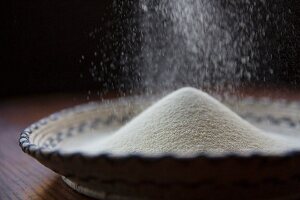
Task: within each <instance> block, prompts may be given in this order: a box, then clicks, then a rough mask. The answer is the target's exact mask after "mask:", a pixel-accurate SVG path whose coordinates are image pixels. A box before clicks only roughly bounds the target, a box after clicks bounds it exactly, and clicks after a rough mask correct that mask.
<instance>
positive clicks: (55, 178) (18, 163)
mask: <svg viewBox="0 0 300 200" xmlns="http://www.w3.org/2000/svg"><path fill="white" fill-rule="evenodd" d="M247 94H251V95H254V96H273V97H276V98H287V99H289V100H300V92H299V91H296V92H295V91H292V92H287V91H285V92H282V91H278V90H276V91H275V90H258V89H255V90H245V91H243V92H242V95H243V96H247ZM112 96H113V95H111V96H110V97H112ZM94 99H96V98H94ZM96 100H97V99H96ZM86 101H87V100H86V99H85V96H84V95H82V96H80V95H79V96H78V95H50V96H41V97H28V98H16V99H10V100H5V101H3V100H2V102H0V142H1V145H0V199H1V200H6V199H37V200H49V199H66V200H71V199H83V200H85V199H90V198H88V197H85V196H83V195H81V194H78V193H77V192H74V191H73V190H72V189H70V188H69V187H67V186H66V185H65V184H64V183H63V181H62V180H61V178H60V176H59V175H57V174H55V173H54V172H52V171H51V170H50V169H48V168H46V167H44V166H43V165H41V164H40V163H38V162H37V161H36V160H34V159H33V158H31V157H30V156H28V155H26V154H24V153H23V152H22V151H21V149H20V147H19V145H18V138H19V134H20V132H21V130H23V129H24V128H25V127H26V126H28V125H30V124H31V123H32V122H35V121H37V120H38V119H40V118H42V117H44V116H47V115H49V114H51V113H53V112H55V111H58V110H60V109H62V108H66V107H70V106H74V105H77V104H80V103H83V102H86Z"/></svg>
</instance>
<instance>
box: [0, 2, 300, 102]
mask: <svg viewBox="0 0 300 200" xmlns="http://www.w3.org/2000/svg"><path fill="white" fill-rule="evenodd" d="M137 2H138V1H131V0H127V1H126V0H125V1H111V0H40V1H37V0H28V1H21V0H12V1H9V2H7V3H6V6H3V7H2V10H4V11H3V13H4V14H5V21H4V22H3V24H2V27H1V29H2V33H4V37H2V39H3V42H2V44H1V46H2V48H4V49H3V51H2V52H3V53H1V54H2V55H1V63H0V64H1V65H0V66H1V70H0V96H1V97H9V96H16V95H17V96H20V95H30V94H36V93H49V92H75V91H84V92H85V91H87V90H99V91H101V90H104V89H105V90H110V89H111V90H115V89H116V88H118V87H119V85H121V84H122V81H120V80H123V79H122V78H123V77H125V76H126V77H127V78H128V76H131V75H132V74H130V73H128V72H127V74H123V73H122V71H121V70H120V66H121V65H126V64H127V63H125V64H124V63H123V64H122V63H119V65H118V63H115V67H114V68H113V69H112V68H109V67H107V68H106V70H104V71H101V72H99V73H100V74H101V76H102V78H104V79H105V78H107V80H109V81H110V82H112V84H110V85H105V84H103V83H102V82H101V81H97V80H95V77H93V76H92V75H91V69H90V64H89V63H88V62H86V61H83V60H81V62H80V59H81V57H82V55H85V56H86V55H93V52H94V51H95V48H96V43H97V44H98V46H100V49H101V47H103V49H102V50H101V51H100V54H102V53H103V52H105V54H106V58H107V57H108V58H114V59H108V60H106V62H105V64H106V65H107V66H109V65H110V63H111V62H115V60H117V59H116V58H118V54H120V52H121V51H123V50H124V49H126V45H127V46H128V45H131V47H132V45H133V47H134V48H136V49H137V50H138V46H139V44H138V42H132V41H131V42H126V41H125V42H124V41H123V42H122V45H123V46H122V47H120V46H118V45H117V46H115V47H113V48H110V47H108V46H109V44H111V42H112V41H121V40H123V39H122V38H123V37H124V36H126V35H128V34H129V27H130V26H136V24H134V23H135V22H134V21H131V20H127V19H131V18H133V17H134V15H135V14H136V13H135V12H134V10H135V9H136V8H135V6H136V5H137ZM268 2H269V1H268ZM298 2H299V1H297V0H290V1H283V0H277V1H272V2H271V1H270V3H267V6H269V7H270V9H272V12H275V13H276V12H278V16H282V13H285V12H286V13H287V15H286V17H284V19H283V20H282V21H281V22H280V23H277V25H276V26H275V25H274V26H272V25H270V27H269V28H268V31H267V33H266V34H267V37H268V38H269V40H268V41H267V42H266V41H264V42H265V43H266V44H267V45H265V47H264V48H262V49H261V51H260V52H261V56H269V55H267V53H268V54H272V56H271V59H270V61H269V62H268V63H264V66H263V67H261V69H260V70H261V71H260V72H259V73H258V74H260V76H259V77H258V79H256V80H252V81H250V82H248V83H247V84H248V85H249V86H254V85H262V84H263V85H264V86H266V87H269V86H270V87H279V86H282V87H288V88H300V69H299V64H298V63H299V56H298V49H299V48H298V47H299V24H300V23H299V3H298ZM114 3H115V4H119V6H118V9H116V6H115V5H113V4H114ZM274 4H276V5H277V6H276V7H274V8H271V7H272V6H273V5H274ZM226 6H227V5H226V4H225V5H224V7H226ZM241 6H242V5H241ZM254 15H255V13H254ZM124 20H125V21H124ZM277 20H279V21H280V19H277ZM99 27H100V28H101V31H99V32H98V33H97V35H96V38H93V34H91V32H92V31H93V30H95V28H99ZM283 27H284V30H286V31H284V32H282V33H278V32H279V30H281V29H282V28H283ZM287 27H288V28H287ZM111 35H113V36H114V37H109V36H111ZM99 38H102V40H101V41H100V40H99ZM103 38H104V39H103ZM129 43H130V44H129ZM279 46H280V49H279V48H278V47H279ZM270 52H271V53H270ZM133 53H134V51H133ZM97 59H98V60H101V59H104V57H102V55H99V57H98V58H97ZM113 60H114V61H113ZM269 65H272V66H273V69H274V74H273V75H270V74H268V73H266V69H267V68H268V66H269ZM133 75H134V74H133ZM118 79H119V80H118ZM266 80H267V81H266ZM124 81H126V80H125V79H124ZM135 84H138V83H135ZM126 89H128V88H126V87H125V88H123V90H125V91H126Z"/></svg>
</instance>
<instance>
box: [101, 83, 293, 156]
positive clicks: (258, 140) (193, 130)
mask: <svg viewBox="0 0 300 200" xmlns="http://www.w3.org/2000/svg"><path fill="white" fill-rule="evenodd" d="M297 146H298V147H299V145H298V143H295V142H294V141H292V140H291V139H289V138H286V137H283V136H279V135H275V134H271V133H266V132H263V131H261V130H259V129H257V128H256V127H254V126H252V125H251V124H249V123H248V122H247V121H245V120H243V119H242V118H240V117H239V116H238V115H237V114H235V113H234V112H232V111H231V110H230V109H229V108H227V107H226V106H224V105H223V104H221V103H220V102H219V101H217V100H216V99H214V98H213V97H211V96H209V95H208V94H206V93H204V92H202V91H200V90H197V89H194V88H182V89H179V90H177V91H175V92H173V93H171V94H169V95H167V96H166V97H164V98H163V99H161V100H160V101H158V102H157V103H155V104H154V105H152V106H151V107H149V108H148V109H146V110H145V111H144V112H142V113H141V114H140V115H138V116H136V117H135V118H134V119H132V121H130V122H129V123H128V124H126V125H125V126H124V127H122V128H121V129H120V130H118V131H117V132H116V133H114V134H112V135H111V136H108V137H107V138H105V139H103V140H101V141H100V142H99V143H98V144H97V148H99V149H98V150H99V151H101V152H102V151H103V152H104V151H105V152H111V153H116V154H126V153H146V154H158V153H176V154H194V153H199V152H213V153H221V152H248V151H253V150H255V151H263V152H265V153H275V152H278V151H283V150H287V149H290V148H293V147H297Z"/></svg>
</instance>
